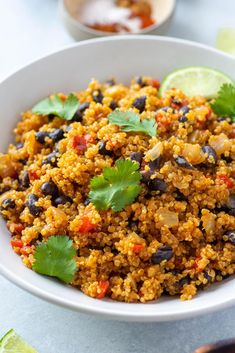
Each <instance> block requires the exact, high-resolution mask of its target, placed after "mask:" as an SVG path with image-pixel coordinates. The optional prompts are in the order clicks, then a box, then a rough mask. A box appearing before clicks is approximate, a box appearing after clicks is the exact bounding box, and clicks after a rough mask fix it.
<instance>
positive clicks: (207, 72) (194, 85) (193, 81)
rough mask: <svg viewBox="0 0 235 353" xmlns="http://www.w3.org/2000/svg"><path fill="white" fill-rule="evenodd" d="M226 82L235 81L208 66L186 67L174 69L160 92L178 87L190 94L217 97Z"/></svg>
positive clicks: (163, 83)
mask: <svg viewBox="0 0 235 353" xmlns="http://www.w3.org/2000/svg"><path fill="white" fill-rule="evenodd" d="M224 83H232V84H233V81H232V80H231V79H230V78H229V77H228V76H226V75H225V74H223V73H222V72H219V71H217V70H213V69H210V68H207V67H201V66H198V67H196V66H195V67H193V66H192V67H186V68H184V69H180V70H176V71H173V72H172V73H171V74H169V75H168V76H167V77H166V78H165V79H164V80H163V82H162V85H161V88H160V94H161V95H162V94H163V92H164V91H166V90H167V89H171V88H178V89H180V90H182V91H183V92H184V93H185V94H187V95H188V96H203V97H206V98H208V99H209V98H215V97H216V96H217V93H218V91H219V89H220V87H221V86H222V85H223V84H224Z"/></svg>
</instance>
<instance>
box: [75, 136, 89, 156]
mask: <svg viewBox="0 0 235 353" xmlns="http://www.w3.org/2000/svg"><path fill="white" fill-rule="evenodd" d="M73 148H74V149H76V150H77V151H78V152H79V153H83V152H85V151H86V148H87V138H86V137H84V136H78V135H75V136H73Z"/></svg>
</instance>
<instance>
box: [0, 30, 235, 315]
mask: <svg viewBox="0 0 235 353" xmlns="http://www.w3.org/2000/svg"><path fill="white" fill-rule="evenodd" d="M133 40H139V41H153V40H154V41H156V42H167V43H178V44H183V45H187V46H191V47H194V48H195V47H196V48H201V49H204V50H206V51H208V52H211V53H215V54H217V55H219V56H220V57H222V58H223V57H224V58H226V59H230V60H231V59H232V60H234V64H235V59H234V57H233V56H232V55H230V54H226V53H223V52H220V51H219V50H217V49H214V48H212V47H210V46H208V45H205V44H200V43H197V42H193V41H189V40H184V39H178V38H172V37H163V36H152V35H147V36H142V35H123V36H109V37H102V38H95V39H94V38H93V39H89V40H86V41H82V42H79V43H76V42H75V43H72V44H69V45H66V46H64V47H62V48H61V49H59V50H54V51H52V52H51V53H49V54H47V55H42V56H41V57H39V58H37V59H35V60H31V61H29V62H28V63H27V64H25V65H23V66H21V67H20V68H19V69H17V70H13V72H12V73H10V74H8V75H6V77H5V78H3V79H2V80H1V81H0V85H1V84H4V82H7V81H8V80H10V79H11V78H12V77H13V76H14V75H15V74H17V73H18V72H20V71H21V70H24V69H26V68H28V67H30V66H32V65H34V64H36V63H38V62H40V61H41V60H43V59H47V58H49V57H53V56H56V55H57V54H58V53H62V52H64V51H67V50H69V49H72V48H75V47H85V46H89V45H92V44H93V43H95V44H96V43H102V42H113V41H133ZM22 266H23V265H22ZM25 269H26V270H27V268H25ZM0 275H3V276H4V277H5V278H6V279H8V280H10V281H11V282H12V283H14V284H15V285H17V286H18V287H20V288H22V289H24V290H26V291H28V292H30V293H31V294H34V295H35V296H37V297H39V298H41V299H44V300H46V301H48V302H51V303H53V304H57V305H59V306H62V307H65V308H69V309H72V310H77V311H79V312H82V313H87V314H95V315H99V316H103V317H105V318H111V319H116V320H126V321H135V322H137V321H141V322H151V321H155V322H161V321H175V320H181V319H185V318H190V317H196V316H198V315H202V314H207V313H209V312H212V311H215V310H220V309H223V308H226V307H228V306H231V305H232V304H235V294H234V297H230V298H224V297H223V298H220V299H219V300H217V302H213V301H212V302H207V303H206V305H205V304H203V305H202V307H201V308H198V307H197V306H196V307H194V306H193V305H192V306H191V307H188V308H187V310H185V311H184V312H174V313H171V314H169V312H160V313H158V312H153V313H151V312H150V313H149V312H148V313H144V314H143V313H141V314H140V313H139V312H138V311H137V310H136V311H135V312H131V313H130V312H129V313H128V314H126V313H125V303H123V305H124V310H121V311H120V310H119V309H117V308H113V309H111V308H110V307H107V308H101V309H100V308H99V305H96V306H94V305H90V304H88V303H87V304H80V303H79V302H76V303H74V302H72V301H70V300H69V299H66V298H64V297H59V296H56V295H55V294H53V293H49V292H47V291H46V290H44V289H42V288H39V287H37V286H35V285H32V284H31V283H30V282H29V281H27V280H25V279H24V278H22V277H18V276H17V275H16V274H15V273H14V272H12V271H11V270H8V268H6V267H5V266H4V265H3V264H2V263H1V258H0ZM232 280H233V279H232ZM215 285H216V284H215ZM133 305H134V304H133ZM135 305H148V304H147V303H146V304H135Z"/></svg>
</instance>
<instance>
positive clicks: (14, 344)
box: [0, 329, 38, 353]
mask: <svg viewBox="0 0 235 353" xmlns="http://www.w3.org/2000/svg"><path fill="white" fill-rule="evenodd" d="M0 353H38V352H37V351H36V350H35V349H34V348H33V347H31V346H30V345H29V344H28V343H27V342H25V341H24V340H23V339H22V338H21V337H20V336H19V335H18V334H17V333H16V332H15V331H14V330H13V329H11V330H9V331H8V332H7V333H6V334H5V335H4V336H3V337H2V339H1V340H0Z"/></svg>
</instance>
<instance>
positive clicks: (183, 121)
mask: <svg viewBox="0 0 235 353" xmlns="http://www.w3.org/2000/svg"><path fill="white" fill-rule="evenodd" d="M186 121H188V119H187V118H186V116H181V118H179V122H180V123H186Z"/></svg>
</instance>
